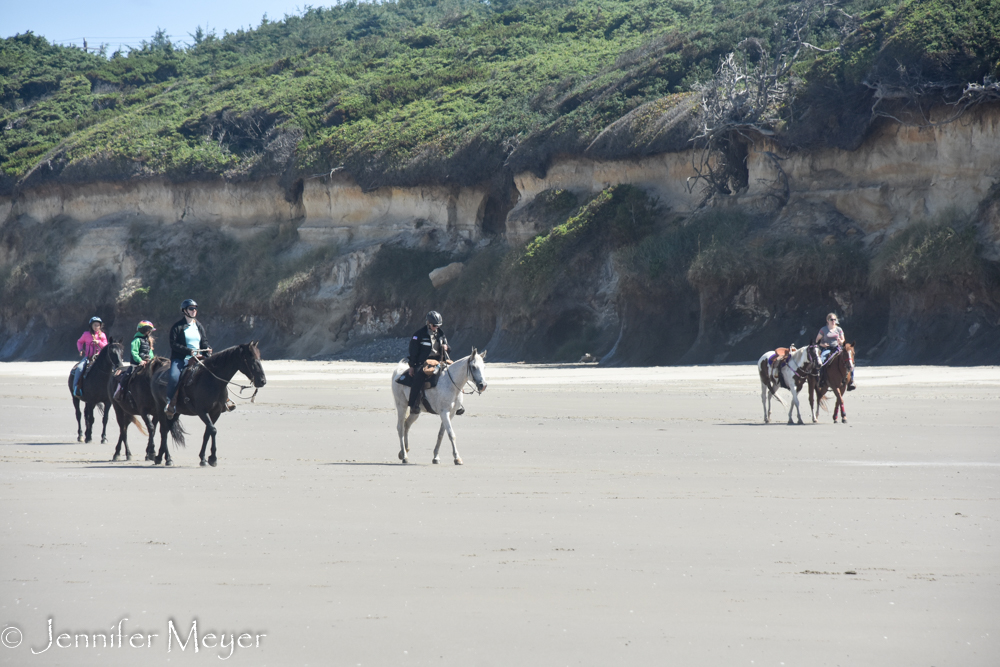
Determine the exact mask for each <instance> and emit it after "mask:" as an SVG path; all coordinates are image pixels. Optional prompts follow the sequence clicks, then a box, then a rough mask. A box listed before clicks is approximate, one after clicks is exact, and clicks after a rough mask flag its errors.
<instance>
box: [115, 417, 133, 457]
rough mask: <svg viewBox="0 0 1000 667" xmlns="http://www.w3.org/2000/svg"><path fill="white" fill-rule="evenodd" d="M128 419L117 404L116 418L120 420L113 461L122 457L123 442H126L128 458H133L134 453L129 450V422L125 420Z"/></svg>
mask: <svg viewBox="0 0 1000 667" xmlns="http://www.w3.org/2000/svg"><path fill="white" fill-rule="evenodd" d="M126 419H128V417H127V416H125V412H124V411H123V410H122V409H121V408H120V407H118V404H117V403H116V404H115V420H117V421H118V442H117V443H115V454H114V456H112V457H111V460H112V461H117V460H118V459H119V458H120V457H119V455H120V454H121V451H122V443H125V456H126V457H128V458H127V459H126V460H131V459H132V455H131V454H130V453H129V451H128V423H127V422H126V421H125V420H126Z"/></svg>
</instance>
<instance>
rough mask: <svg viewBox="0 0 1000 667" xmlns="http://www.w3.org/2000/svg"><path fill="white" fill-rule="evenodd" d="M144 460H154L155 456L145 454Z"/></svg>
mask: <svg viewBox="0 0 1000 667" xmlns="http://www.w3.org/2000/svg"><path fill="white" fill-rule="evenodd" d="M146 460H147V461H155V460H156V457H155V456H153V455H152V454H146Z"/></svg>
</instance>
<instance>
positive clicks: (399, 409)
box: [396, 396, 410, 463]
mask: <svg viewBox="0 0 1000 667" xmlns="http://www.w3.org/2000/svg"><path fill="white" fill-rule="evenodd" d="M407 407H409V406H407V404H406V399H405V398H404V399H403V400H402V401H400V398H399V396H397V397H396V434H397V435H398V436H399V460H400V461H402V462H403V463H409V462H410V461H409V459H408V458H406V452H408V451H409V450H410V446H409V443H407V442H406V431H408V430H409V427H408V426H407V427H405V429H404V422H405V421H406V417H407V415H406V408H407Z"/></svg>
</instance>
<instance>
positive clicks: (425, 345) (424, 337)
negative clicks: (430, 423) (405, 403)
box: [407, 310, 451, 414]
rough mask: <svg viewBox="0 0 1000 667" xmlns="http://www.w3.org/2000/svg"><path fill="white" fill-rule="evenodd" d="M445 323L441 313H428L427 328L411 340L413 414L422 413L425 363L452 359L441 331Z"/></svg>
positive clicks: (411, 403)
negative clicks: (421, 402) (421, 403)
mask: <svg viewBox="0 0 1000 667" xmlns="http://www.w3.org/2000/svg"><path fill="white" fill-rule="evenodd" d="M443 323H444V319H443V318H442V317H441V313H439V312H437V311H436V310H432V311H431V312H429V313H427V326H425V327H424V328H423V329H420V330H419V331H417V332H416V333H415V334H413V337H412V338H410V355H409V358H408V359H407V361H408V363H409V364H410V375H412V376H413V384H412V385H411V386H410V413H411V414H419V413H420V392H421V390H422V389H423V388H424V382H426V381H427V376H426V375H424V372H423V368H424V363H425V362H426V361H427V360H428V359H436V360H437V361H440V362H442V363H443V362H445V361H450V359H451V358H450V357H449V356H448V338H447V337H446V336H445V335H444V331H442V330H441V325H442V324H443Z"/></svg>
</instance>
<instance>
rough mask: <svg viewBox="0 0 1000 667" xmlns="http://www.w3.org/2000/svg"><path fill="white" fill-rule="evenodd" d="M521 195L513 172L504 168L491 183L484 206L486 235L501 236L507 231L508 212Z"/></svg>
mask: <svg viewBox="0 0 1000 667" xmlns="http://www.w3.org/2000/svg"><path fill="white" fill-rule="evenodd" d="M519 197H520V193H519V192H518V191H517V186H515V185H514V175H513V173H511V172H509V171H508V170H506V169H505V170H503V172H502V173H500V174H498V175H497V176H496V177H495V178H494V179H493V182H492V183H491V184H490V193H489V195H488V196H487V198H486V204H485V205H484V206H483V235H484V236H501V235H503V234H504V233H505V232H506V231H507V214H508V213H510V211H511V209H512V208H514V205H515V204H517V200H518V199H519Z"/></svg>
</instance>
